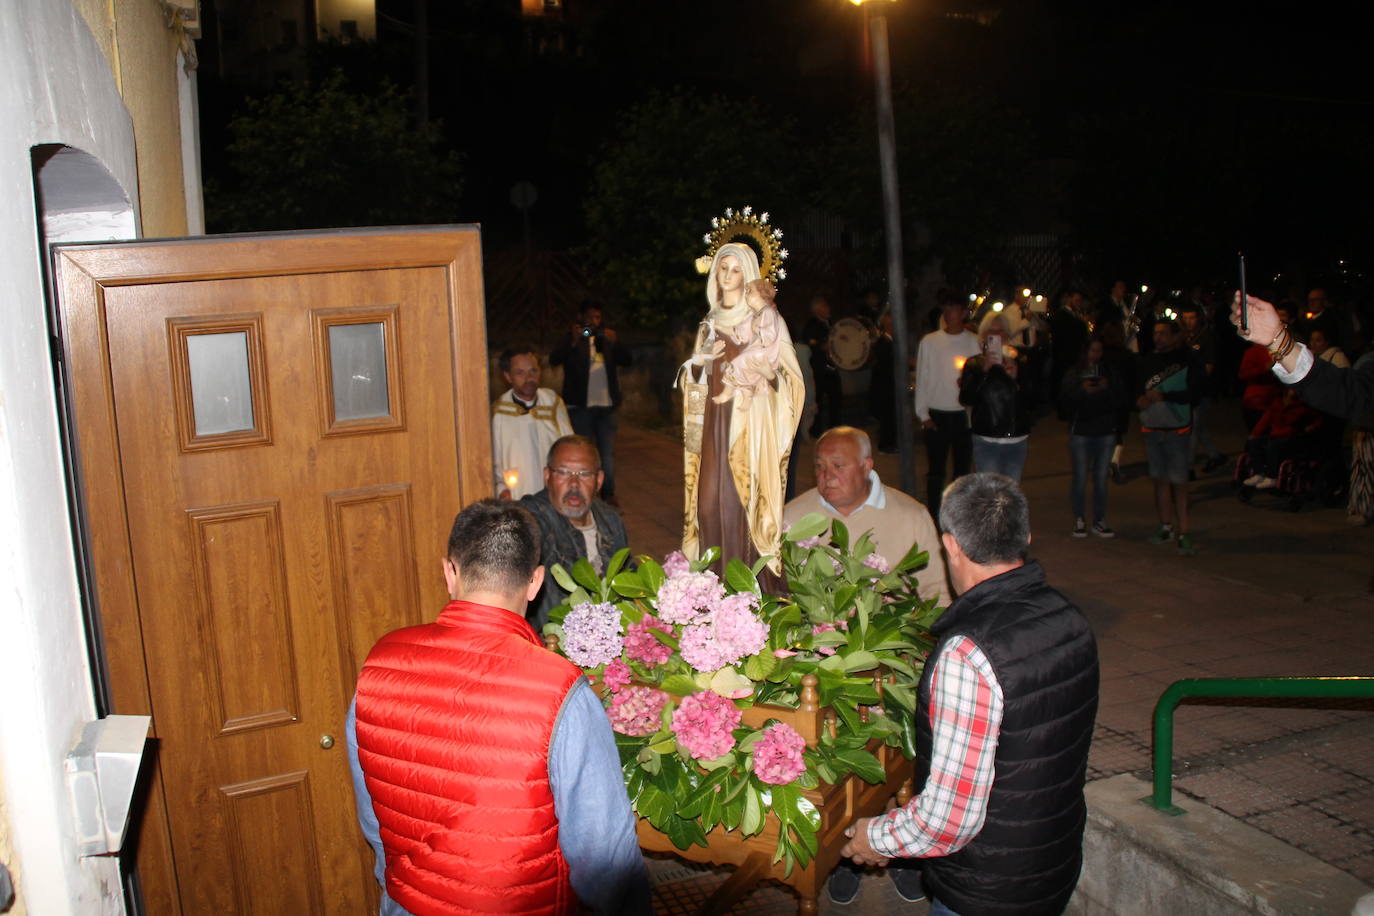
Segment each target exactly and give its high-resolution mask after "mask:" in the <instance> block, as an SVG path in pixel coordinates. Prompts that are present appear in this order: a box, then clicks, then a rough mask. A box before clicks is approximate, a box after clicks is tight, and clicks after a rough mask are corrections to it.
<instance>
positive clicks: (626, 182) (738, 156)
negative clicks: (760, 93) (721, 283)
mask: <svg viewBox="0 0 1374 916" xmlns="http://www.w3.org/2000/svg"><path fill="white" fill-rule="evenodd" d="M796 146H797V144H796V143H795V141H794V132H793V129H792V127H791V125H790V124H789V123H788V122H785V121H779V120H777V119H776V118H775V117H774V116H773V115H771V114H770V113H768V112H767V111H766V110H764V109H763V107H762V106H760V105H759V104H757V103H755V102H753V101H741V100H737V99H729V98H724V97H713V98H700V97H697V96H695V95H693V94H691V93H688V92H683V91H679V92H674V93H659V94H655V95H653V96H652V97H650V98H649V99H648V100H646V101H645V102H643V103H641V104H639V105H636V106H634V107H632V108H631V109H629V110H628V111H627V112H625V113H623V114H622V115H621V116H620V117H619V119H618V123H617V127H616V129H615V131H614V133H613V136H612V138H611V140H610V141H609V142H608V143H607V144H606V145H605V146H604V147H603V149H602V151H601V155H600V158H599V160H598V162H597V164H596V168H595V172H594V175H593V178H592V186H591V190H590V191H589V193H588V195H587V202H586V218H587V246H586V249H585V251H584V253H585V254H586V256H587V258H588V260H589V261H590V262H591V265H592V266H593V268H594V269H595V270H596V271H597V273H598V275H599V277H600V278H601V281H602V282H603V283H604V284H605V285H606V286H607V287H608V288H609V289H610V290H611V293H612V297H613V298H614V299H615V300H616V301H617V302H618V304H619V305H620V307H621V308H622V310H623V312H624V314H625V316H626V317H627V318H629V320H630V321H631V322H632V323H635V324H638V325H640V326H643V327H648V328H653V327H663V326H664V325H666V324H669V323H671V322H673V321H674V320H675V319H688V318H692V317H695V316H697V315H699V314H700V313H701V312H702V310H703V309H704V308H705V301H704V299H703V298H702V290H703V289H704V288H705V286H704V281H703V279H702V278H701V276H700V275H699V274H698V273H697V272H696V269H695V267H694V266H693V262H694V261H695V260H696V258H697V257H699V256H700V255H701V254H703V253H704V251H705V245H704V244H703V243H702V235H703V234H704V233H706V232H708V231H710V220H711V217H713V216H717V215H719V214H721V213H723V212H724V210H725V208H726V207H742V206H745V205H751V206H753V207H755V208H756V209H759V210H770V209H771V210H772V211H773V212H774V213H777V214H778V216H779V222H783V216H782V214H783V213H784V211H785V209H786V208H787V207H789V206H795V205H796V201H797V196H796V192H795V188H794V185H795V177H796V165H795V163H796V158H797V152H796Z"/></svg>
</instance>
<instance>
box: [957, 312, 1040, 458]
mask: <svg viewBox="0 0 1374 916" xmlns="http://www.w3.org/2000/svg"><path fill="white" fill-rule="evenodd" d="M1006 339H1007V327H1006V323H1005V322H1004V321H1003V320H1002V318H1001V316H998V317H997V318H994V319H993V320H992V321H990V322H988V324H987V325H986V328H985V333H984V334H983V337H982V341H981V343H980V345H979V349H980V351H981V352H980V354H979V355H978V356H975V357H973V358H972V359H970V360H968V361H967V362H966V363H964V368H963V372H962V373H961V375H960V377H959V403H960V404H963V405H964V406H965V407H969V408H972V410H971V414H972V416H971V420H970V423H971V429H972V433H973V466H974V469H975V470H978V471H991V472H994V473H997V474H1004V475H1006V476H1007V477H1010V478H1011V479H1012V480H1015V481H1017V482H1018V483H1019V482H1020V480H1021V472H1022V471H1023V470H1024V469H1025V467H1026V454H1027V451H1028V448H1029V441H1030V426H1031V411H1030V398H1029V396H1028V395H1027V392H1026V389H1025V387H1024V386H1023V385H1022V384H1021V381H1020V366H1019V364H1018V357H1019V355H1020V354H1019V353H1018V352H1017V350H1016V349H1015V348H1014V347H1009V346H1007V345H1006V343H1005V341H1006Z"/></svg>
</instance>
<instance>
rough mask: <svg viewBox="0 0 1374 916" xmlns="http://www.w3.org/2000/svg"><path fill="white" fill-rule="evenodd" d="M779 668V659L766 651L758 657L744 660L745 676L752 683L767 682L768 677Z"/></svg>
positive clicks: (753, 656) (754, 656) (752, 656)
mask: <svg viewBox="0 0 1374 916" xmlns="http://www.w3.org/2000/svg"><path fill="white" fill-rule="evenodd" d="M777 667H778V659H777V657H776V656H774V655H773V653H772V652H769V651H768V650H767V649H764V650H763V651H762V652H760V653H758V654H757V655H751V656H749V657H748V658H746V659H745V660H744V676H745V677H747V678H749V680H751V681H762V680H767V678H768V675H770V674H772V673H773V671H774V669H776V668H777Z"/></svg>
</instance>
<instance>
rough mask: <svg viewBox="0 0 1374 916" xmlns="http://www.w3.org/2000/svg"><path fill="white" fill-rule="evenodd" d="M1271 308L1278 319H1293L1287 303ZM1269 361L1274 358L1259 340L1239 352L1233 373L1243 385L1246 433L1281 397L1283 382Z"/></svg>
mask: <svg viewBox="0 0 1374 916" xmlns="http://www.w3.org/2000/svg"><path fill="white" fill-rule="evenodd" d="M1274 310H1275V311H1276V312H1278V314H1279V320H1280V321H1282V322H1283V323H1284V324H1289V325H1291V324H1292V323H1293V314H1294V313H1293V309H1292V307H1291V306H1289V305H1287V304H1286V303H1283V302H1280V303H1279V304H1278V305H1276V306H1275V307H1274ZM1273 365H1274V361H1273V360H1272V359H1270V358H1269V348H1268V347H1266V346H1265V345H1264V344H1261V343H1252V344H1250V346H1248V347H1246V348H1245V353H1244V355H1243V356H1241V359H1240V371H1239V372H1238V373H1237V374H1238V375H1239V376H1240V380H1241V383H1242V384H1244V385H1245V389H1244V391H1243V392H1242V393H1241V398H1240V409H1241V416H1242V418H1243V420H1244V422H1245V431H1246V434H1247V435H1248V434H1249V432H1250V430H1252V429H1254V428H1255V424H1256V423H1258V422H1259V420H1260V417H1261V416H1262V415H1263V414H1264V412H1265V411H1266V410H1268V409H1269V407H1270V405H1272V404H1275V403H1277V402H1278V401H1280V400H1282V398H1283V385H1282V384H1281V383H1280V382H1279V380H1278V379H1276V378H1274V373H1273V372H1271V371H1270V369H1272V368H1273Z"/></svg>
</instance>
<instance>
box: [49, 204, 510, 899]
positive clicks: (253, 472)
mask: <svg viewBox="0 0 1374 916" xmlns="http://www.w3.org/2000/svg"><path fill="white" fill-rule="evenodd" d="M57 278H58V284H59V289H60V294H59V308H60V310H61V314H62V318H63V328H64V341H65V346H66V358H67V360H68V366H67V374H68V377H69V379H70V384H71V398H72V401H73V407H74V417H75V424H76V438H77V443H78V449H79V452H80V460H81V474H82V481H81V483H82V486H83V490H84V500H83V502H84V508H85V515H84V518H85V522H86V525H85V527H86V531H87V536H88V539H89V547H90V551H91V556H92V559H93V562H94V566H95V578H96V591H97V600H98V603H99V609H100V618H101V623H102V628H103V632H104V636H105V643H106V654H107V659H108V662H109V667H110V674H111V680H112V688H113V695H114V703H115V709H114V711H115V712H122V713H151V714H152V716H153V730H154V736H155V738H156V744H157V776H158V779H157V783H156V785H155V786H154V791H153V793H152V795H153V798H152V800H151V808H150V810H148V811H146V812H145V817H144V819H143V823H142V827H141V834H140V836H139V838H138V843H139V861H138V867H139V871H140V875H141V877H142V880H143V884H144V887H145V896H146V899H147V900H148V903H149V910H150V912H153V913H176V912H180V913H185V914H200V913H258V914H264V916H266V914H272V916H276V914H282V913H292V914H307V913H310V914H313V913H321V914H326V913H327V914H344V913H358V914H361V913H364V912H368V911H369V910H370V911H371V912H374V913H375V912H376V903H375V901H376V882H375V880H374V879H373V878H372V874H371V872H372V861H371V853H370V851H369V850H368V849H367V847H366V845H365V844H364V843H363V842H362V840H361V835H360V833H359V831H358V827H357V821H356V817H355V814H354V807H353V794H352V788H351V783H350V779H349V772H348V764H347V753H346V749H345V740H344V721H345V716H346V713H347V708H348V703H349V699H350V697H351V695H352V691H353V685H354V683H355V680H356V677H357V673H358V669H359V667H360V666H361V664H362V661H363V659H364V658H365V656H366V654H367V652H368V650H369V649H370V648H371V647H372V644H373V643H374V642H375V641H376V639H377V638H378V637H379V636H381V635H382V634H383V633H385V632H387V631H388V630H391V629H393V628H395V627H398V626H404V625H408V624H413V623H420V622H423V621H425V620H429V619H432V618H433V617H434V616H435V615H436V614H437V613H438V611H439V610H440V608H441V607H442V606H443V604H444V601H445V600H446V595H445V593H444V587H443V579H442V576H441V574H440V565H439V564H440V558H441V557H442V556H443V553H444V546H445V542H446V539H447V535H448V529H449V526H450V524H451V523H452V520H453V516H454V514H455V513H456V512H457V510H458V509H459V508H460V507H461V506H462V505H463V504H464V503H466V502H469V501H471V500H473V499H476V498H479V497H481V496H483V495H487V493H488V490H489V480H490V467H489V465H490V454H489V441H490V440H489V434H488V431H487V430H488V427H487V409H488V408H487V385H486V378H487V369H486V342H485V329H484V323H483V305H482V297H481V279H480V278H481V274H480V257H479V243H478V235H477V232H476V231H475V229H462V228H455V229H448V230H411V231H396V232H385V233H381V232H374V233H362V232H355V233H328V234H315V235H292V234H285V235H280V236H258V237H243V238H231V239H225V240H209V239H207V240H180V241H174V242H152V243H132V244H122V245H113V246H104V247H89V246H75V247H68V248H63V249H59V251H58V255H57Z"/></svg>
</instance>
